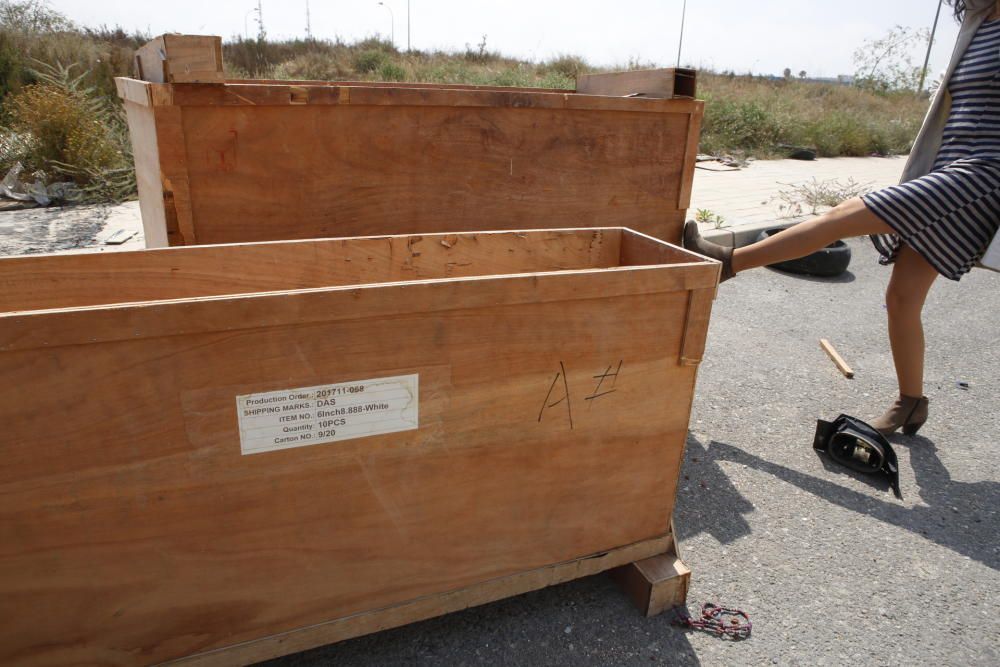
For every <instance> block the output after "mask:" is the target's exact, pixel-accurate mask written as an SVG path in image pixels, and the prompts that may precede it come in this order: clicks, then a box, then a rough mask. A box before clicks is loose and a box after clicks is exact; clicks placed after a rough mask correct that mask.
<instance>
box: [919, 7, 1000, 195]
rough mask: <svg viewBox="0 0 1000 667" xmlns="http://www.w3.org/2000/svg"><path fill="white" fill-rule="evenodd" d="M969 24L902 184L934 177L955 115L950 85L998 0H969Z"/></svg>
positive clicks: (961, 34) (964, 25) (966, 22)
mask: <svg viewBox="0 0 1000 667" xmlns="http://www.w3.org/2000/svg"><path fill="white" fill-rule="evenodd" d="M965 4H966V7H967V8H968V9H967V11H966V13H965V20H964V21H963V22H962V28H961V30H959V33H958V39H957V40H956V41H955V50H954V51H953V52H952V54H951V62H949V63H948V69H947V70H945V74H944V79H943V80H942V83H941V88H940V89H939V90H938V92H937V94H936V95H935V96H934V99H933V100H932V101H931V107H930V109H928V110H927V116H926V117H925V118H924V124H923V125H922V126H921V127H920V132H919V133H917V138H916V140H915V141H914V142H913V148H912V149H911V150H910V157H909V159H908V160H907V161H906V166H905V167H903V177H902V179H901V181H900V182H903V183H905V182H906V181H912V180H913V179H915V178H920V177H921V176H923V175H925V174H928V173H930V171H931V168H932V167H933V166H934V160H935V159H936V158H937V154H938V149H939V148H940V147H941V135H942V134H943V133H944V126H945V124H946V123H947V122H948V112H949V111H951V95H949V94H948V81H949V80H950V79H951V75H952V74H954V73H955V68H956V67H958V63H959V61H960V60H961V59H962V56H963V55H964V54H965V50H966V49H967V48H969V43H970V42H971V41H972V38H973V37H974V36H975V35H976V30H978V29H979V26H980V25H981V24H982V22H983V21H984V20H985V19H986V17H987V16H989V15H990V14H991V13H992V12H993V7H994V6H995V5H996V2H995V0H966V3H965Z"/></svg>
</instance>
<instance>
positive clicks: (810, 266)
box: [757, 229, 851, 277]
mask: <svg viewBox="0 0 1000 667" xmlns="http://www.w3.org/2000/svg"><path fill="white" fill-rule="evenodd" d="M780 231H782V230H780V229H765V230H764V231H762V232H761V233H760V234H759V235H758V236H757V240H758V241H763V240H764V239H766V238H769V237H771V236H774V235H775V234H777V233H778V232H780ZM850 263H851V249H850V247H848V245H847V244H846V243H844V242H843V241H834V242H833V243H831V244H830V245H828V246H827V247H825V248H823V249H821V250H817V251H816V252H814V253H813V254H811V255H806V256H805V257H800V258H798V259H790V260H788V261H786V262H777V263H776V264H769V265H768V266H770V267H771V268H772V269H778V270H780V271H788V272H789V273H799V274H803V275H807V276H824V277H832V276H839V275H840V274H841V273H843V272H844V271H846V270H847V267H848V265H849V264H850Z"/></svg>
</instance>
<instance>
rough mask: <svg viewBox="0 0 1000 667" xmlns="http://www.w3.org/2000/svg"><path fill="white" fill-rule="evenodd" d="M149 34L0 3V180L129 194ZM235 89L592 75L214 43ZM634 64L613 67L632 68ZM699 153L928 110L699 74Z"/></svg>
mask: <svg viewBox="0 0 1000 667" xmlns="http://www.w3.org/2000/svg"><path fill="white" fill-rule="evenodd" d="M149 37H150V36H149V35H143V34H128V33H126V32H124V31H122V30H120V29H109V28H98V29H91V28H80V27H77V26H74V25H72V24H71V23H70V22H69V21H68V20H67V19H65V17H63V16H61V15H60V14H58V13H57V12H55V11H53V10H51V9H50V8H49V7H48V6H47V5H46V4H44V3H43V2H39V1H38V0H28V1H26V2H25V1H20V2H12V1H10V0H0V176H2V173H5V172H6V170H7V169H8V168H10V167H11V166H12V165H13V164H14V163H16V162H21V163H22V164H23V165H24V167H25V173H32V172H35V173H37V174H38V178H39V179H41V180H43V181H54V180H66V179H70V180H72V181H74V182H75V183H77V184H78V185H79V186H80V190H79V192H80V195H79V196H80V198H81V199H83V200H91V201H104V200H114V199H120V198H123V197H128V196H132V194H133V193H134V190H135V182H134V175H133V174H132V170H131V163H132V156H131V147H130V146H129V142H128V137H127V133H126V132H125V128H124V121H123V118H122V114H121V110H120V104H119V102H118V100H117V98H116V96H115V92H114V81H113V78H114V77H115V76H122V75H129V74H131V71H130V70H131V62H132V54H133V52H134V49H135V48H136V47H137V46H139V45H141V44H143V43H144V42H145V41H147V40H148V39H149ZM224 60H225V63H226V68H227V73H228V75H229V76H230V77H231V78H275V79H317V80H355V81H357V80H362V81H365V80H371V81H425V82H439V83H469V84H480V85H501V86H525V87H543V88H565V89H572V88H573V87H574V85H575V77H576V76H577V75H578V74H580V73H582V72H588V71H593V70H594V69H595V68H593V67H592V66H591V65H589V64H588V63H587V62H586V61H584V60H583V59H581V58H579V57H576V56H570V55H566V56H560V57H557V58H553V59H551V60H548V61H545V62H540V63H534V62H525V61H520V60H516V59H514V58H508V57H504V56H502V55H501V54H499V53H497V52H495V51H492V50H490V49H488V48H487V46H486V43H485V40H484V41H483V42H482V43H480V44H478V45H475V46H468V47H466V49H465V50H464V51H461V52H458V53H443V52H423V51H412V52H408V53H407V52H401V51H399V50H397V49H396V48H395V47H394V46H393V45H391V44H390V43H388V42H387V41H385V40H382V39H379V38H377V37H373V38H369V39H366V40H362V41H360V42H357V43H353V44H347V43H344V42H340V41H318V40H292V41H280V42H278V41H266V40H246V39H240V38H237V39H235V40H232V41H229V42H227V43H226V44H225V45H224ZM651 66H654V65H653V64H652V63H636V62H631V63H627V64H625V65H623V66H619V67H617V68H613V69H637V68H644V67H651ZM699 96H700V97H702V98H703V99H705V101H706V108H705V122H704V126H703V132H702V137H701V151H702V152H704V153H712V154H734V153H735V154H739V155H744V156H754V157H758V158H767V157H776V156H780V155H782V154H783V153H784V149H782V148H781V145H783V144H790V145H797V146H805V147H811V148H815V149H816V150H817V151H818V153H819V154H820V155H821V156H838V155H868V154H872V153H878V154H893V153H902V152H906V151H907V150H909V147H910V144H911V142H912V139H913V137H914V136H915V135H916V131H917V128H918V127H919V124H920V121H921V118H922V116H923V113H924V110H925V108H926V106H927V101H926V99H925V98H921V97H917V96H915V95H913V94H912V93H909V92H885V91H881V92H871V91H868V90H862V89H860V88H854V87H850V86H842V85H835V84H822V83H811V82H807V81H799V80H794V79H792V80H771V79H767V78H762V77H753V76H749V75H746V76H739V75H734V74H713V73H710V72H702V73H701V74H700V80H699Z"/></svg>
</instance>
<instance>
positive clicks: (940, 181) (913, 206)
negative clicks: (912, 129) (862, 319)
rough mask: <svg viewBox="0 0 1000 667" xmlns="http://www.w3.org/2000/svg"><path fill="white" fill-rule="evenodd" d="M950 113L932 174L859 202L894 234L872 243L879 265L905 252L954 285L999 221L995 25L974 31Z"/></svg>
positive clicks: (999, 43) (999, 47)
mask: <svg viewBox="0 0 1000 667" xmlns="http://www.w3.org/2000/svg"><path fill="white" fill-rule="evenodd" d="M948 92H949V94H950V95H951V99H952V103H951V111H950V113H949V115H948V124H947V125H946V126H945V129H944V134H943V136H942V140H941V148H940V149H939V150H938V155H937V159H936V160H935V163H934V170H933V171H932V172H931V173H929V174H927V175H926V176H922V177H921V178H918V179H915V180H912V181H908V182H906V183H902V184H900V185H893V186H890V187H887V188H884V189H882V190H878V191H876V192H872V193H869V194H867V195H864V196H863V197H862V199H863V200H864V202H865V204H866V205H867V206H868V208H869V209H870V210H871V211H872V212H874V213H875V214H876V215H878V216H879V217H880V218H882V219H883V220H884V221H885V222H886V224H888V225H889V226H890V227H892V229H893V230H894V231H895V232H896V233H895V234H879V235H875V236H872V237H871V238H872V242H873V243H874V244H875V249H876V250H878V252H879V254H880V255H881V258H880V259H879V262H881V263H882V264H890V263H892V262H893V261H895V259H896V255H897V254H898V253H899V249H900V248H901V247H902V244H903V243H905V244H906V245H908V246H910V247H911V248H913V249H914V250H916V251H917V252H918V253H920V254H921V255H922V256H923V257H924V259H926V260H927V261H928V262H929V263H930V264H931V266H933V267H934V268H935V269H937V271H938V273H940V274H941V275H943V276H944V277H946V278H951V279H952V280H958V279H959V278H961V277H962V275H964V274H965V273H967V272H968V271H969V269H971V268H972V267H973V265H975V263H976V262H977V261H978V260H979V259H980V257H982V254H983V253H984V252H985V251H986V247H987V246H988V245H989V243H990V241H991V240H992V238H993V235H994V234H995V233H996V231H997V225H998V221H1000V20H995V21H987V22H985V23H983V24H982V26H980V28H979V30H978V31H977V32H976V36H975V37H974V38H973V40H972V43H971V44H969V48H968V49H967V50H966V52H965V54H964V55H963V56H962V60H961V61H960V63H959V65H958V67H957V69H956V70H955V73H954V75H953V76H952V78H951V81H949V82H948Z"/></svg>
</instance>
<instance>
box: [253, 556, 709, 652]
mask: <svg viewBox="0 0 1000 667" xmlns="http://www.w3.org/2000/svg"><path fill="white" fill-rule="evenodd" d="M671 620H672V616H671V615H670V614H661V615H660V616H656V617H653V618H644V617H643V616H642V615H641V614H640V613H639V612H638V611H637V610H636V609H635V607H633V606H632V603H631V602H630V601H629V600H628V599H627V598H626V597H625V595H624V593H622V592H621V591H620V590H619V589H618V587H617V586H616V585H615V584H614V583H613V582H612V581H611V580H610V578H609V577H607V576H606V575H595V576H592V577H586V578H584V579H579V580H577V581H573V582H570V583H567V584H562V585H559V586H552V587H550V588H545V589H542V590H539V591H535V592H533V593H526V594H524V595H519V596H516V597H512V598H508V599H506V600H501V601H499V602H494V603H492V604H488V605H484V606H481V607H475V608H472V609H466V610H465V611H461V612H455V613H453V614H448V615H446V616H440V617H438V618H433V619H430V620H427V621H422V622H419V623H413V624H411V625H407V626H404V627H401V628H396V629H393V630H385V631H382V632H377V633H375V634H372V635H367V636H365V637H358V638H357V639H351V640H347V641H344V642H340V643H339V644H331V645H330V646H324V647H321V648H317V649H313V650H311V651H304V652H302V653H298V654H295V655H290V656H286V657H284V658H279V659H276V660H272V661H269V662H267V663H261V664H265V665H268V666H269V667H292V666H296V667H298V666H304V665H317V666H318V665H338V666H345V665H364V666H365V667H370V666H374V665H532V666H533V665H595V666H597V665H657V664H659V665H680V666H687V665H700V664H701V663H700V661H699V660H698V657H697V656H696V655H695V652H694V649H693V648H692V646H691V643H690V641H689V639H688V634H687V632H685V631H683V630H681V629H680V628H677V627H674V626H672V625H671Z"/></svg>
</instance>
